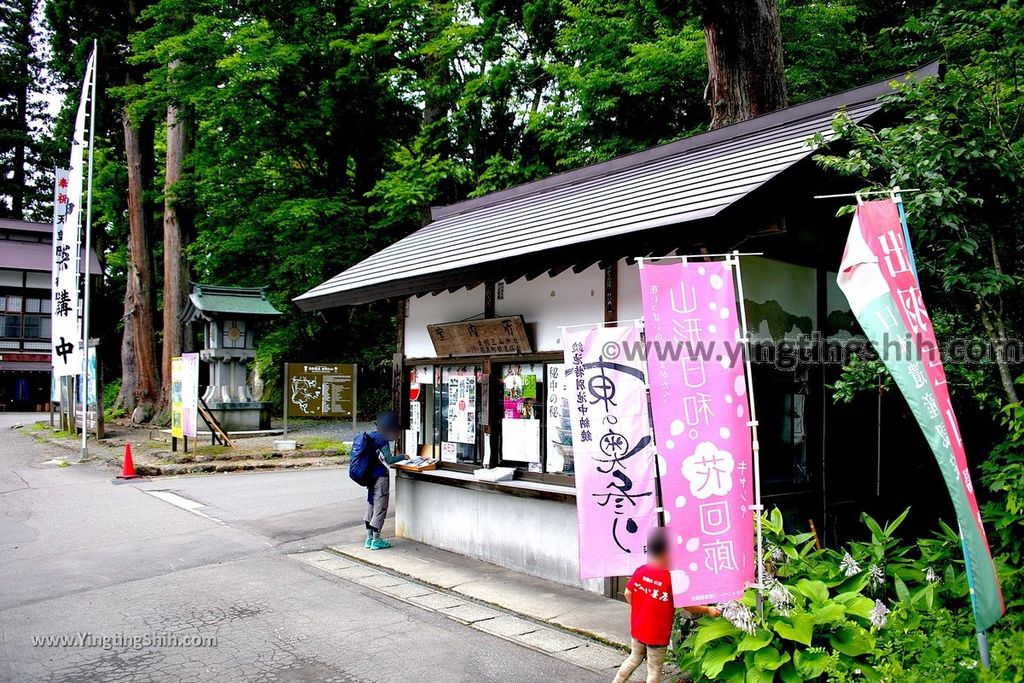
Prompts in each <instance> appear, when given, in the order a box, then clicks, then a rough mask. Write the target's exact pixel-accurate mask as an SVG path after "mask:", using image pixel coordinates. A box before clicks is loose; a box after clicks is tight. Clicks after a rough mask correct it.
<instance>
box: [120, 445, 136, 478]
mask: <svg viewBox="0 0 1024 683" xmlns="http://www.w3.org/2000/svg"><path fill="white" fill-rule="evenodd" d="M137 476H139V475H137V474H135V462H134V461H133V460H132V445H131V444H130V443H126V444H125V445H124V467H123V468H122V469H121V474H119V475H117V478H118V479H134V478H135V477H137Z"/></svg>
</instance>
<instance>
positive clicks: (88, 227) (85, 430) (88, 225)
mask: <svg viewBox="0 0 1024 683" xmlns="http://www.w3.org/2000/svg"><path fill="white" fill-rule="evenodd" d="M96 57H97V55H96V40H95V39H94V40H93V41H92V83H90V84H89V87H90V88H91V89H92V94H91V95H90V96H89V179H88V181H87V182H86V195H85V265H84V266H83V268H82V272H83V273H84V275H85V289H84V294H83V296H82V346H83V353H82V460H85V459H86V458H87V457H89V445H88V438H89V425H88V422H87V420H88V416H87V413H88V411H89V293H90V291H89V290H90V288H89V265H90V261H91V259H90V258H89V257H90V256H91V254H92V175H93V173H92V167H93V146H94V145H93V139H94V136H95V134H96ZM98 353H99V350H98V349H97V354H98ZM98 368H99V365H98V364H97V369H98ZM101 404H102V401H101V399H100V397H99V396H97V397H96V410H97V411H99V410H101V409H102V405H101ZM96 426H97V428H98V427H99V421H98V418H97V423H96Z"/></svg>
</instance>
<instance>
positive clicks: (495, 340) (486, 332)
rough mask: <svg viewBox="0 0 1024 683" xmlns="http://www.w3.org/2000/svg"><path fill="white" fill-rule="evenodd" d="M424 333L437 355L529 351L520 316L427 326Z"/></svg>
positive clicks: (529, 347)
mask: <svg viewBox="0 0 1024 683" xmlns="http://www.w3.org/2000/svg"><path fill="white" fill-rule="evenodd" d="M427 332H428V333H429V334H430V341H431V342H433V344H434V351H435V352H436V353H437V355H438V356H455V357H458V356H481V355H483V356H489V355H496V354H515V353H531V352H532V351H533V346H532V345H531V344H530V339H529V337H527V336H526V323H525V322H523V316H521V315H513V316H508V317H505V318H485V319H483V320H471V321H468V322H461V323H441V324H437V325H427Z"/></svg>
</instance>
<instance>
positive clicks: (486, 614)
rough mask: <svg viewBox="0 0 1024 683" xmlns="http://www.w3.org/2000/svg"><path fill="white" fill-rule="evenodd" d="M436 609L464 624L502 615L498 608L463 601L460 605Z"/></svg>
mask: <svg viewBox="0 0 1024 683" xmlns="http://www.w3.org/2000/svg"><path fill="white" fill-rule="evenodd" d="M438 611H439V612H441V613H442V614H445V615H447V616H449V617H451V618H452V619H457V620H459V621H461V622H462V623H464V624H474V623H476V622H479V621H483V620H484V619H494V618H495V617H499V616H501V615H502V612H499V611H498V610H494V609H491V608H489V607H484V606H482V605H477V604H475V603H472V602H464V603H462V604H461V605H456V606H455V607H446V608H444V609H441V610H438Z"/></svg>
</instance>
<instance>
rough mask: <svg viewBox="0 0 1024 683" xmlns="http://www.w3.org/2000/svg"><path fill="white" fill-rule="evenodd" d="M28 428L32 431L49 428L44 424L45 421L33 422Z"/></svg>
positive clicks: (41, 430)
mask: <svg viewBox="0 0 1024 683" xmlns="http://www.w3.org/2000/svg"><path fill="white" fill-rule="evenodd" d="M29 429H30V430H31V431H33V432H43V431H46V430H47V429H49V427H47V426H46V423H45V422H33V423H32V426H31V427H29Z"/></svg>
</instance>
